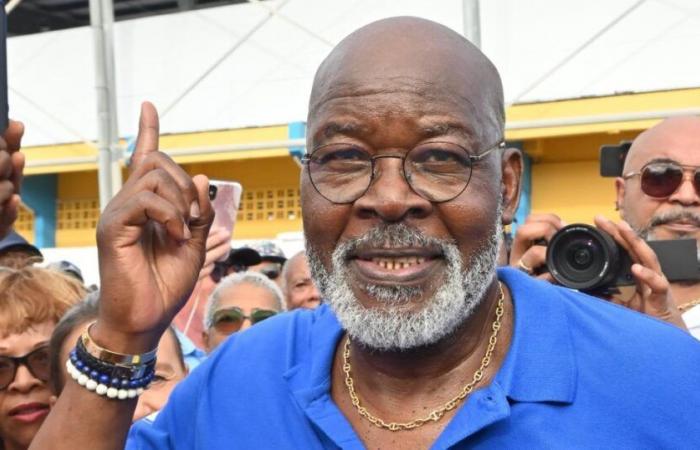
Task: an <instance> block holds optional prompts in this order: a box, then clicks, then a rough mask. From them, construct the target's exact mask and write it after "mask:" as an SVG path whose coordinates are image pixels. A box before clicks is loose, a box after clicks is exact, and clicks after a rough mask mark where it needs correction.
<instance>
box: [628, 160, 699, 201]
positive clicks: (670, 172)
mask: <svg viewBox="0 0 700 450" xmlns="http://www.w3.org/2000/svg"><path fill="white" fill-rule="evenodd" d="M686 172H690V173H691V174H692V175H690V176H689V179H690V181H692V182H693V187H694V188H695V193H696V194H698V195H700V167H697V166H683V165H681V164H678V163H676V162H671V161H656V162H650V163H648V164H646V165H645V166H644V167H642V170H640V171H638V172H631V173H628V174H627V175H624V176H623V177H622V178H624V179H625V180H628V179H630V178H632V177H636V176H639V177H640V185H641V188H642V192H644V193H645V194H646V195H648V196H649V197H654V198H666V197H670V196H671V195H673V193H674V192H676V191H677V190H678V188H679V187H680V186H681V184H682V183H683V181H684V180H685V173H686Z"/></svg>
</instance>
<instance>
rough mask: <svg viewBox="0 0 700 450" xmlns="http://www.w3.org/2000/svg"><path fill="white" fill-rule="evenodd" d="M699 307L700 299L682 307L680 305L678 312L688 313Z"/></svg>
mask: <svg viewBox="0 0 700 450" xmlns="http://www.w3.org/2000/svg"><path fill="white" fill-rule="evenodd" d="M697 305H700V298H696V299H695V300H693V301H692V302H688V303H683V304H682V305H678V311H680V312H686V311H687V310H689V309H690V308H692V307H693V306H697Z"/></svg>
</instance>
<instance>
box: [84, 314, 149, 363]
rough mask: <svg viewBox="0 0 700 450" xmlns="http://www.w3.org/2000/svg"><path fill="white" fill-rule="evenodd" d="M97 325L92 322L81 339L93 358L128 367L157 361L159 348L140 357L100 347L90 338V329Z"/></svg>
mask: <svg viewBox="0 0 700 450" xmlns="http://www.w3.org/2000/svg"><path fill="white" fill-rule="evenodd" d="M95 323H96V322H92V323H91V324H90V325H88V327H87V328H86V329H85V332H84V333H83V335H82V336H81V337H80V339H82V341H83V345H84V346H85V350H87V352H88V353H89V354H90V355H92V356H93V357H95V358H97V359H99V360H100V361H103V362H106V363H109V364H115V365H119V366H127V367H130V366H141V365H144V364H148V363H150V362H152V361H153V360H154V359H156V352H157V351H158V348H157V347H156V348H154V349H153V350H151V351H150V352H146V353H141V354H139V355H129V354H126V353H117V352H113V351H110V350H107V349H106V348H103V347H100V346H99V345H97V344H96V343H95V341H93V340H92V337H90V328H92V326H93V325H95Z"/></svg>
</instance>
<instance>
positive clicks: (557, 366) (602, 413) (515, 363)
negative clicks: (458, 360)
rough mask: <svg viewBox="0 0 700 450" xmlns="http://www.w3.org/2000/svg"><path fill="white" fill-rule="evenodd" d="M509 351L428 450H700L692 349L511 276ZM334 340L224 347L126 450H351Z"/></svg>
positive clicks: (312, 323)
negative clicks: (335, 378)
mask: <svg viewBox="0 0 700 450" xmlns="http://www.w3.org/2000/svg"><path fill="white" fill-rule="evenodd" d="M499 278H500V279H501V280H502V281H503V282H505V283H506V284H507V285H508V287H509V289H510V291H511V292H512V294H513V301H514V307H515V328H514V331H513V338H512V342H511V347H510V349H509V351H508V354H507V355H506V358H505V360H504V362H503V364H502V366H501V367H500V369H499V371H498V373H497V374H496V376H495V378H494V380H493V381H492V382H491V384H490V385H488V386H484V387H482V388H481V389H478V390H476V391H475V392H474V393H472V394H471V395H470V396H469V397H468V398H467V400H466V402H465V403H464V404H463V405H462V406H461V407H460V409H459V410H458V411H457V413H456V414H455V416H454V417H452V419H451V421H450V422H449V423H448V424H447V426H446V427H445V429H444V431H443V432H442V434H441V435H440V436H439V437H438V439H437V441H436V442H435V443H434V445H433V448H435V449H447V448H470V449H471V448H474V449H481V448H493V449H505V448H566V449H571V448H575V449H579V448H582V449H584V448H585V449H590V448H615V449H644V448H649V449H652V448H654V449H660V448H668V449H684V448H688V449H698V448H700V419H699V416H700V342H698V341H697V340H695V339H693V338H692V337H691V336H690V335H688V334H686V333H684V332H682V331H681V330H679V329H677V328H675V327H673V326H672V325H669V324H666V323H662V322H660V321H657V320H655V319H653V318H650V317H647V316H644V315H642V314H638V313H635V312H632V311H629V310H627V309H625V308H622V307H618V306H616V305H613V304H610V303H607V302H604V301H601V300H598V299H595V298H592V297H588V296H586V295H583V294H580V293H577V292H574V291H570V290H567V289H563V288H560V287H556V286H553V285H550V284H548V283H544V282H541V281H537V280H534V279H532V278H530V277H528V276H525V275H523V274H521V273H520V272H518V271H514V270H512V269H501V270H499ZM342 334H343V331H342V330H341V327H340V325H339V323H338V321H337V319H336V318H335V316H334V315H333V313H332V311H331V310H330V309H329V308H328V307H327V306H323V305H322V306H321V307H319V308H317V309H316V310H315V311H298V312H297V311H295V312H293V313H289V314H283V315H280V316H279V317H274V318H271V319H269V320H266V321H265V322H263V323H261V324H259V325H256V326H254V327H252V328H251V329H250V330H248V331H246V332H244V333H240V334H238V335H235V336H233V337H232V338H230V339H228V341H227V342H226V343H225V344H223V346H222V347H221V348H220V349H219V350H218V351H217V352H216V353H215V354H214V355H212V356H211V357H210V358H209V359H208V360H207V361H205V362H204V363H203V364H202V365H201V366H200V368H199V369H198V370H196V371H194V372H193V373H192V374H191V375H190V376H189V377H188V378H187V379H186V380H185V381H184V382H182V383H181V384H180V385H179V386H178V387H177V388H176V390H175V391H174V392H173V394H172V396H171V398H170V402H169V403H168V405H167V406H166V407H165V408H164V409H163V411H162V412H161V413H160V414H159V415H158V417H157V418H156V419H155V421H153V422H147V421H142V422H140V423H137V424H136V425H134V426H133V427H132V430H131V432H130V434H129V440H128V443H127V449H130V450H134V449H188V450H189V449H197V450H216V449H230V448H240V449H336V448H343V449H360V448H363V445H362V442H361V441H360V440H359V438H358V436H357V434H356V433H355V431H354V430H353V428H352V427H351V425H350V423H349V422H348V421H347V419H346V418H345V417H344V416H343V414H342V413H341V412H340V410H339V409H338V407H337V406H336V405H335V403H334V402H333V400H332V399H331V396H330V387H331V379H330V373H331V364H332V360H333V355H334V352H335V350H336V346H337V344H338V341H339V339H340V338H341V337H342Z"/></svg>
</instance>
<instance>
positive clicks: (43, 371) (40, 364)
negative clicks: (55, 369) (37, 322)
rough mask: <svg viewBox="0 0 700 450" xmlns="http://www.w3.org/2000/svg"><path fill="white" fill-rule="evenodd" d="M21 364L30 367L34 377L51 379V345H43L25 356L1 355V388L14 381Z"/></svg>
mask: <svg viewBox="0 0 700 450" xmlns="http://www.w3.org/2000/svg"><path fill="white" fill-rule="evenodd" d="M21 365H23V366H24V367H26V368H27V369H29V372H30V373H31V374H32V376H34V378H36V379H38V380H41V381H44V382H46V381H49V346H48V345H43V346H41V347H39V348H37V349H36V350H33V351H31V352H29V353H27V354H26V355H24V356H19V357H14V356H0V390H2V389H6V388H7V386H9V385H10V383H12V381H13V380H14V379H15V376H16V375H17V368H18V367H19V366H21Z"/></svg>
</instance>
